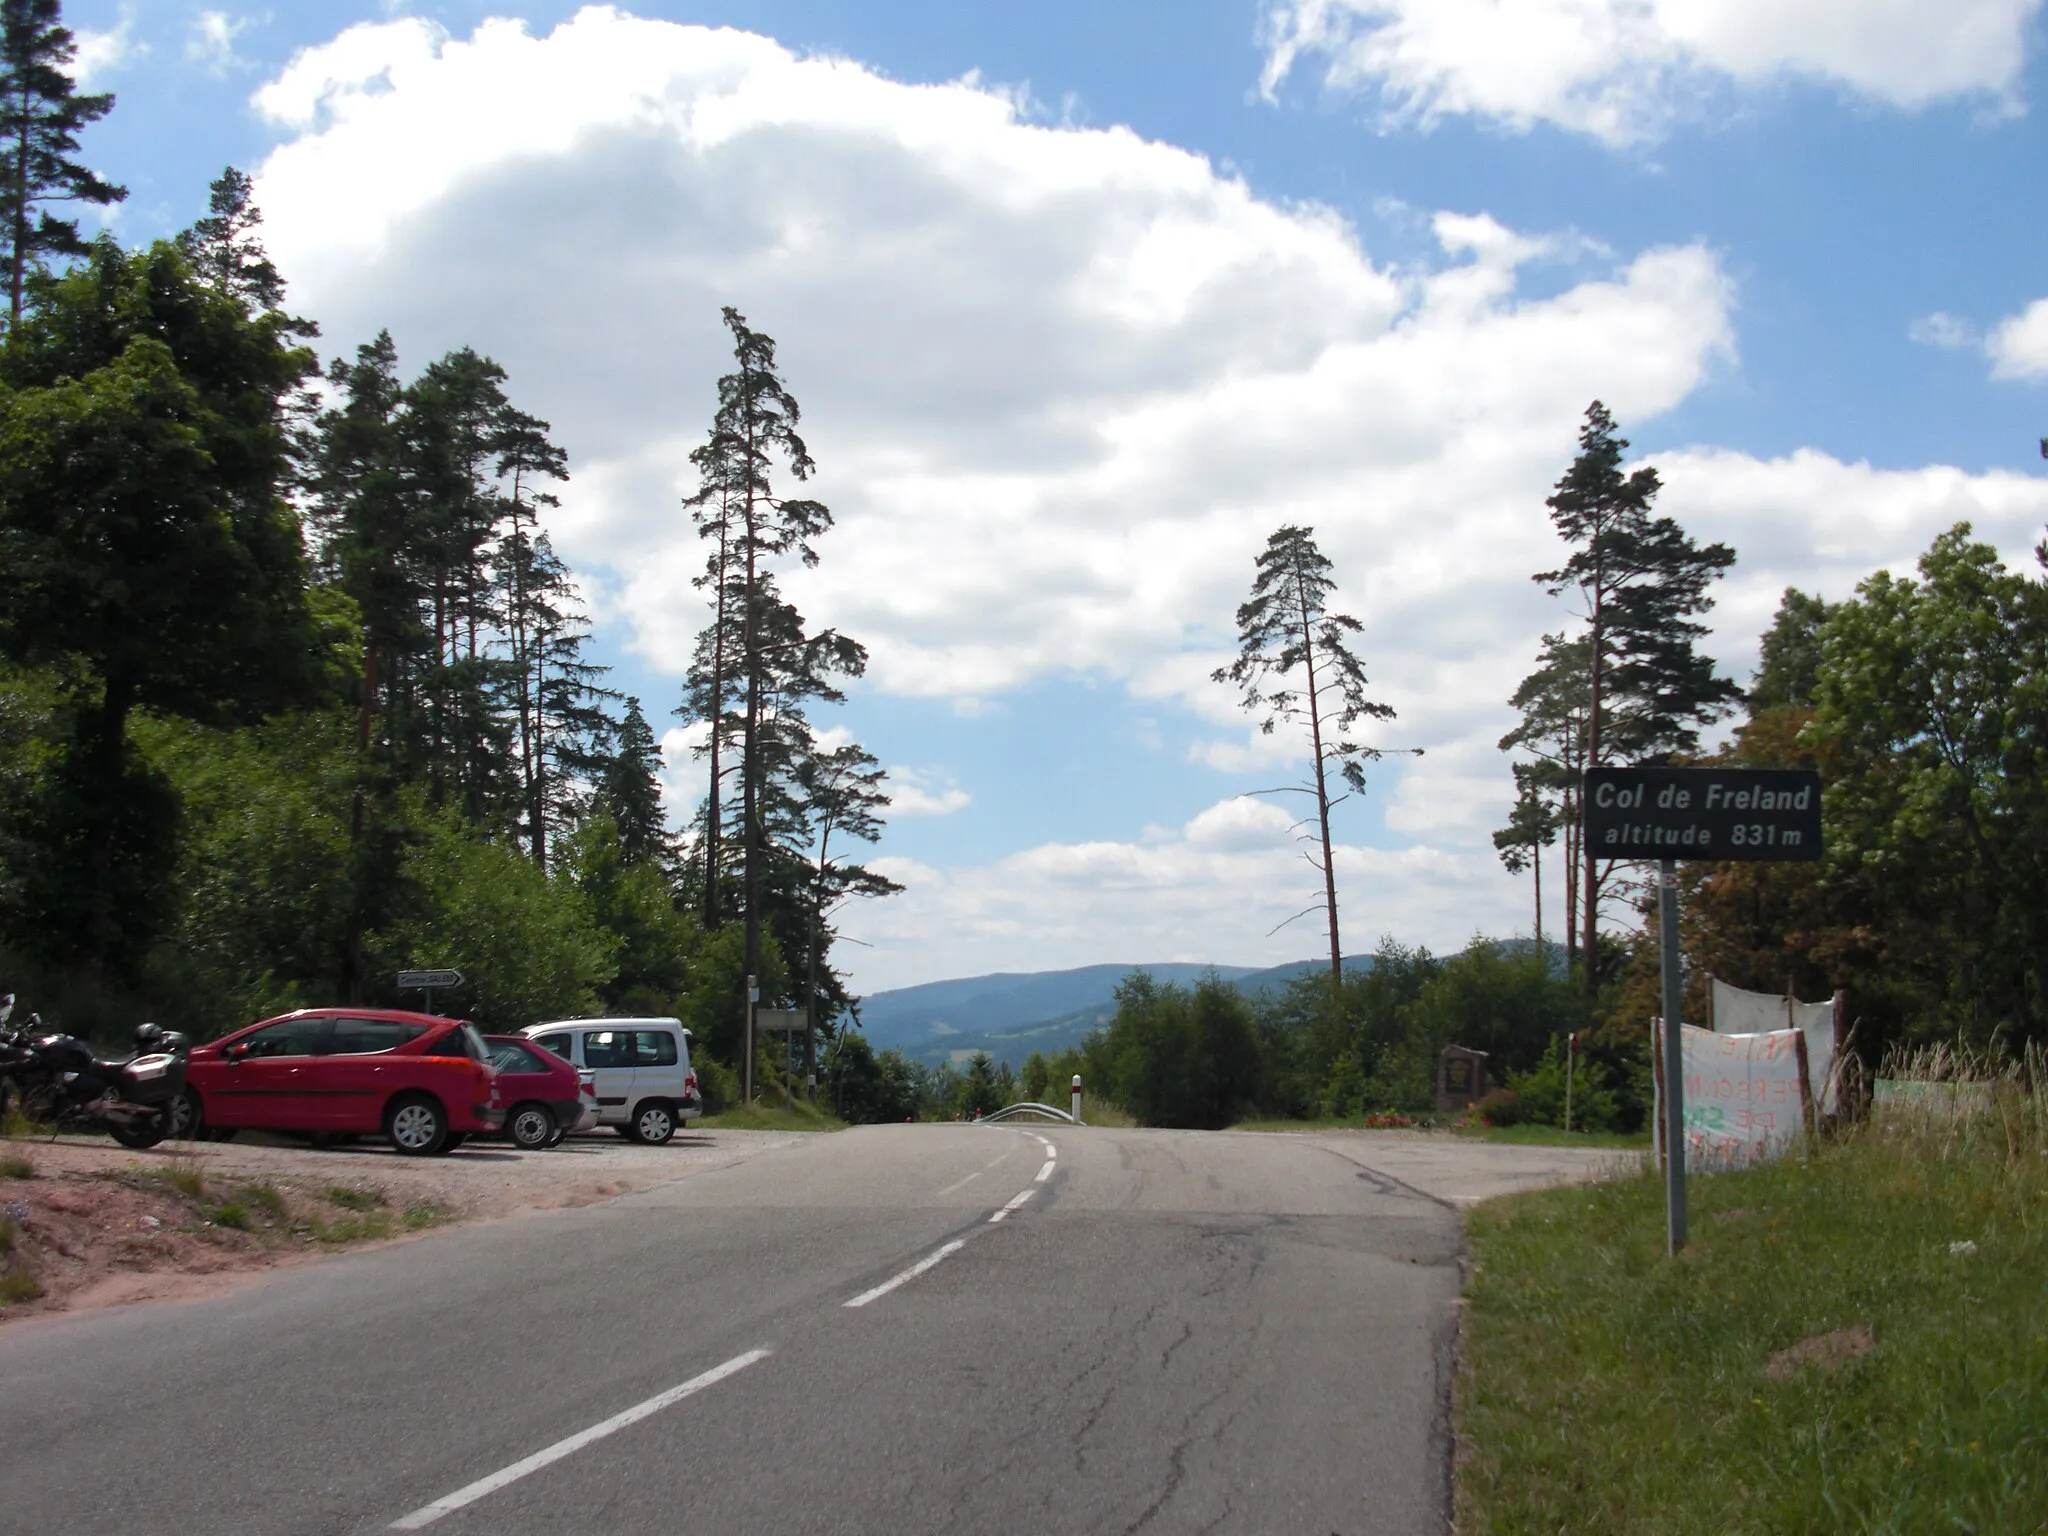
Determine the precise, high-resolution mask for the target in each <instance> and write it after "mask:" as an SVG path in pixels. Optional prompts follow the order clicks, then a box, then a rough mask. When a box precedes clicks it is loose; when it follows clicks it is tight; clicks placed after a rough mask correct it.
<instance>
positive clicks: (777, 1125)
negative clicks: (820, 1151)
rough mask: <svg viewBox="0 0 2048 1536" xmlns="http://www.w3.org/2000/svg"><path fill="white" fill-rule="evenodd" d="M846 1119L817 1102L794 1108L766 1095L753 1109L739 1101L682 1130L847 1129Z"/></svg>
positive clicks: (703, 1117)
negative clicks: (737, 1103) (772, 1099)
mask: <svg viewBox="0 0 2048 1536" xmlns="http://www.w3.org/2000/svg"><path fill="white" fill-rule="evenodd" d="M845 1129H846V1122H845V1121H844V1120H841V1119H839V1118H837V1117H836V1116H835V1115H833V1113H832V1112H831V1111H830V1110H829V1109H826V1108H825V1107H823V1106H822V1105H818V1106H813V1105H810V1104H805V1103H802V1102H799V1103H798V1104H797V1105H796V1107H795V1108H794V1109H784V1108H783V1107H782V1103H781V1101H780V1100H779V1099H778V1100H776V1101H774V1102H772V1103H771V1102H770V1101H769V1100H768V1099H766V1098H761V1099H756V1100H755V1101H754V1105H753V1107H752V1108H751V1109H749V1108H748V1107H746V1106H745V1105H735V1106H733V1107H732V1108H731V1109H722V1110H720V1111H719V1112H718V1113H717V1114H715V1115H699V1116H698V1117H697V1118H696V1119H695V1120H692V1121H691V1122H690V1123H689V1124H688V1125H686V1126H684V1127H682V1129H681V1132H680V1134H682V1135H685V1136H689V1135H693V1134H695V1133H696V1132H698V1131H843V1130H845Z"/></svg>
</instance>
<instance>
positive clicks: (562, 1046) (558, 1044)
mask: <svg viewBox="0 0 2048 1536" xmlns="http://www.w3.org/2000/svg"><path fill="white" fill-rule="evenodd" d="M533 1043H534V1044H535V1045H537V1046H539V1047H540V1048H541V1049H542V1050H544V1051H553V1052H554V1053H555V1054H556V1055H557V1056H559V1057H561V1058H562V1060H564V1061H567V1060H568V1059H569V1037H568V1036H567V1035H542V1036H541V1037H540V1038H539V1039H538V1040H536V1041H534V1042H533Z"/></svg>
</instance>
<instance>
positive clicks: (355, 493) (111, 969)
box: [0, 5, 894, 1097]
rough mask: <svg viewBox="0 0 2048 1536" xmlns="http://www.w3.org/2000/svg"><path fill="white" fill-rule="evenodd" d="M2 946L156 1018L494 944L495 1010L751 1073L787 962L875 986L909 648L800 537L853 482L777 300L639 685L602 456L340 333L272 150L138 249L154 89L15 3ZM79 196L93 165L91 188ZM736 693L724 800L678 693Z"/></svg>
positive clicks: (381, 1001)
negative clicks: (691, 796) (794, 573)
mask: <svg viewBox="0 0 2048 1536" xmlns="http://www.w3.org/2000/svg"><path fill="white" fill-rule="evenodd" d="M0 23H4V25H0V32H4V35H0V74H4V78H5V84H6V91H5V93H4V94H5V99H6V101H7V102H8V103H9V105H8V107H7V111H6V115H5V122H4V127H0V131H4V133H5V135H6V137H7V140H8V150H7V158H6V163H7V167H8V169H7V171H6V173H5V179H4V182H0V234H4V247H0V259H4V260H5V262H6V268H5V270H6V273H7V277H8V290H9V297H10V307H9V312H8V315H7V324H6V331H5V337H4V340H0V971H4V975H5V977H6V979H7V985H8V987H9V988H10V989H12V990H14V991H16V992H18V993H19V994H20V995H21V996H22V998H23V1000H24V1005H25V1006H33V1007H35V1008H37V1009H39V1010H40V1011H41V1012H42V1013H43V1014H44V1015H46V1016H47V1017H49V1018H50V1019H52V1020H53V1021H61V1022H62V1023H63V1024H64V1025H65V1026H66V1027H68V1028H71V1029H73V1030H76V1031H78V1032H81V1033H91V1034H97V1035H100V1036H102V1037H104V1038H109V1039H113V1038H119V1037H121V1036H123V1035H125V1033H126V1031H128V1030H129V1029H132V1028H133V1026H134V1024H135V1023H136V1021H137V1020H139V1019H141V1018H145V1017H148V1018H153V1019H155V1020H157V1021H158V1022H160V1023H162V1024H164V1025H166V1026H170V1027H176V1028H179V1029H183V1030H187V1031H189V1032H191V1033H193V1034H194V1035H196V1036H198V1037H200V1038H205V1037H209V1036H211V1035H215V1034H218V1033H220V1032H221V1031H223V1030H225V1029H228V1028H231V1027H235V1026H239V1025H241V1024H244V1023H246V1022H248V1021H250V1020H251V1019H255V1018H261V1017H264V1016H266V1015H268V1014H272V1013H277V1012H280V1011H284V1010H287V1009H290V1008H293V1007H297V1006H305V1005H311V1004H332V1003H337V1002H343V1003H358V1004H364V1005H385V1006H397V1005H405V1004H407V1003H411V1004H413V1005H415V1006H417V1004H418V1002H419V999H418V997H417V996H416V995H403V994H400V993H399V992H398V990H397V987H396V978H397V973H398V972H399V971H400V970H401V969H407V968H421V967H453V968H456V969H460V970H461V971H462V972H463V973H464V975H465V977H466V978H467V983H466V985H465V987H464V988H463V989H462V990H461V992H459V993H458V994H457V995H455V996H453V997H450V998H446V999H444V1000H443V1001H444V1006H448V1007H452V1008H455V1009H457V1010H459V1011H461V1012H463V1013H466V1014H467V1015H469V1016H471V1017H473V1018H475V1019H476V1020H477V1021H478V1022H479V1023H481V1024H485V1025H498V1026H511V1025H523V1024H527V1023H531V1022H533V1021H535V1020H537V1019H543V1018H547V1017H554V1016H566V1015H574V1014H582V1013H596V1012H604V1011H614V1012H643V1013H654V1014H674V1015H676V1016H678V1017H681V1018H682V1019H684V1020H685V1022H686V1023H688V1024H689V1025H690V1026H691V1027H692V1029H693V1030H695V1031H696V1036H697V1039H698V1040H699V1042H700V1046H701V1049H702V1051H703V1053H704V1056H705V1059H706V1071H705V1074H704V1076H705V1079H706V1082H707V1086H709V1087H710V1089H711V1091H712V1094H713V1096H714V1097H716V1096H717V1094H718V1093H719V1092H720V1091H721V1090H722V1089H724V1088H726V1087H727V1085H728V1084H729V1076H728V1075H726V1074H724V1073H721V1071H720V1070H719V1068H718V1064H719V1063H723V1064H725V1065H726V1066H728V1067H730V1066H731V1065H733V1064H734V1063H736V1061H737V1059H738V1056H739V1054H740V1046H739V1038H740V1028H741V1024H742V1021H743V1018H744V1009H745V1006H746V998H747V991H748V988H747V979H748V978H749V977H755V978H758V988H759V993H760V1001H761V1002H762V1003H764V1004H767V1005H780V1006H792V1007H811V1008H813V1009H814V1010H815V1016H816V1017H819V1018H821V1019H824V1020H831V1019H836V1018H838V1017H840V1016H841V1015H842V1014H843V1013H845V1011H846V1010H847V1008H848V1007H849V1005H850V1003H851V1001H852V1000H851V998H850V997H849V996H848V994H847V992H846V989H845V985H844V982H843V980H842V977H841V975H840V972H839V970H838V969H837V968H836V967H835V966H834V964H833V959H832V946H833V941H834V937H835V913H836V912H837V910H838V909H839V908H840V906H841V905H842V904H843V903H844V902H846V901H848V900H850V899H852V898H855V897H858V896H864V895H886V894H888V893H889V892H890V891H891V890H893V889H894V887H893V886H891V885H890V883H889V882H888V881H886V880H884V879H882V878H881V877H879V876H877V875H875V874H873V873H871V872H869V871H868V870H866V869H865V868H863V867H862V866H861V865H860V864H859V863H857V862H854V861H852V860H850V859H849V858H848V857H847V853H848V850H849V849H852V848H855V847H857V846H858V845H859V844H861V843H862V842H871V841H872V840H873V839H874V837H875V836H876V835H877V833H878V832H879V830H880V827H881V822H880V812H881V810H882V808H883V806H884V805H885V804H886V797H885V795H884V793H883V790H882V787H881V784H882V776H881V771H880V767H879V765H878V764H877V763H876V762H875V760H874V758H873V757H872V756H871V755H870V754H868V753H867V752H866V751H864V750H863V749H862V748H861V747H860V746H859V745H858V744H857V743H852V742H850V741H848V740H846V739H845V736H844V733H843V732H840V733H837V734H835V736H834V737H833V738H832V739H833V741H834V743H835V744H834V745H831V746H826V745H823V744H821V741H820V736H819V733H818V732H817V731H816V730H814V728H813V726H812V717H813V715H814V714H815V713H816V712H817V711H818V710H820V709H823V708H829V707H831V706H833V705H835V704H838V703H839V702H841V701H842V699H843V697H844V695H843V693H842V691H841V683H842V682H843V681H844V680H845V679H847V678H849V677H854V676H858V675H859V673H860V671H861V670H862V667H863V665H864V662H865V653H864V651H863V650H862V648H861V647H860V645H859V644H858V643H857V642H856V641H854V640H851V639H849V638H848V637H845V636H843V635H839V634H836V633H834V632H832V631H830V630H824V631H819V630H815V629H814V628H813V627H811V626H809V625H807V624H806V622H805V620H804V618H803V615H802V614H801V613H799V612H798V611H797V610H796V609H795V608H794V607H793V606H792V605H791V604H790V603H788V602H787V601H786V600H785V599H784V598H783V597H782V596H781V595H780V593H779V590H778V588H777V584H776V576H777V572H778V571H779V570H780V569H783V568H785V567H787V566H788V565H789V564H791V563H793V562H803V563H815V562H816V560H817V559H818V554H817V550H816V544H817V542H818V541H819V539H820V538H821V536H822V535H823V534H824V533H825V532H826V531H827V530H829V529H830V527H831V523H832V516H831V513H830V511H829V510H828V509H827V508H826V507H824V506H823V505H822V504H820V503H819V502H817V501H815V500H811V499H807V498H805V497H804V496H802V495H801V494H800V491H801V482H802V481H804V480H805V479H807V478H808V477H809V476H810V474H811V472H812V469H813V467H814V466H813V464H812V462H811V459H810V456H809V453H808V451H807V450H806V448H805V445H804V442H803V439H802V437H801V436H800V435H799V432H798V422H799V407H798V404H797V401H796V399H795V397H794V395H793V394H792V393H791V392H790V391H789V390H788V389H787V388H786V387H785V386H784V384H783V382H782V380H781V378H780V377H779V376H778V374H777V371H776V361H775V346H774V342H773V340H772V339H771V338H769V337H767V336H765V335H763V334H761V333H759V332H757V331H754V330H752V329H750V328H749V327H748V325H747V323H746V321H745V319H744V317H743V316H741V315H740V314H739V313H737V312H736V311H733V310H727V311H726V312H725V315H724V321H725V325H726V328H727V331H728V333H729V335H730V336H731V338H732V344H733V360H732V368H731V371H730V372H729V373H727V374H726V375H724V376H722V377H720V378H718V379H717V380H716V381H715V391H714V388H713V385H714V381H713V380H710V379H707V380H706V381H705V383H706V386H707V387H706V396H707V399H712V398H714V397H715V408H714V409H713V410H712V412H711V415H710V420H709V421H708V423H707V427H706V432H705V435H704V438H703V442H702V445H701V446H700V447H699V448H698V449H697V450H696V452H695V453H693V455H692V457H691V463H692V466H693V468H694V470H695V471H696V474H697V477H698V478H697V483H696V484H695V485H694V486H691V487H683V488H681V494H680V496H679V501H678V504H677V506H676V509H675V516H676V519H677V521H678V525H679V526H680V527H682V528H687V529H694V531H695V532H696V533H697V534H698V535H699V536H700V539H701V546H702V548H703V549H704V551H705V560H704V566H703V574H702V575H701V576H700V577H699V578H698V579H697V582H696V588H697V590H696V592H695V593H694V594H693V596H695V597H698V598H700V599H701V601H702V605H703V612H704V615H705V619H704V624H703V630H702V634H701V636H700V637H699V641H698V644H697V647H696V653H695V657H694V662H693V665H692V666H691V668H690V670H689V674H688V676H687V678H686V679H685V681H684V685H683V687H682V689H681V690H680V693H679V696H678V697H677V698H676V699H674V700H672V701H671V700H661V701H656V702H655V703H654V704H653V706H652V709H651V711H650V708H649V706H648V705H647V704H646V703H644V702H643V701H642V700H640V699H636V698H631V697H625V696H622V695H621V694H620V693H618V692H617V691H616V690H614V689H612V688H610V687H608V686H607V683H606V669H605V668H604V667H602V666H600V665H598V664H596V663H595V662H594V661H592V660H591V659H590V657H589V655H588V652H587V645H588V639H589V634H588V624H587V621H586V618H585V613H584V608H583V603H582V598H581V592H580V588H579V584H578V581H577V578H576V576H575V573H574V572H572V571H571V570H569V568H568V567H567V566H566V564H565V563H564V562H563V561H562V559H561V558H560V557H559V556H558V555H557V554H556V552H555V551H554V549H553V547H552V545H551V543H550V541H549V538H548V535H547V532H546V531H545V522H546V517H547V514H548V511H549V510H550V509H551V508H553V507H554V506H555V505H556V504H557V495H556V492H557V489H558V488H559V487H560V486H561V485H562V483H563V482H565V481H566V480H567V479H568V478H569V476H570V474H571V473H572V470H573V464H572V459H571V455H570V452H569V450H568V448H567V447H566V446H565V445H562V444H558V443H557V442H555V441H554V440H553V437H552V435H551V432H550V428H549V425H548V423H547V422H545V421H543V420H540V419H538V418H537V417H535V416H534V415H532V414H530V413H529V412H526V411H524V410H522V409H521V408H520V407H519V406H518V405H517V404H516V403H515V399H514V384H513V381H512V380H511V379H509V378H508V376H507V374H506V372H505V370H504V369H503V368H502V367H500V366H499V365H498V364H497V363H495V362H494V361H492V359H490V358H489V357H486V356H484V355H482V354H480V353H479V352H477V351H475V350H473V349H471V348H466V347H465V348H458V349H456V350H454V351H451V352H449V353H448V354H447V355H445V356H443V357H440V358H437V359H435V360H433V361H430V362H428V363H427V364H426V365H425V366H424V367H422V368H420V369H419V370H418V371H417V372H416V373H414V374H412V375H411V376H410V377H408V376H407V370H405V369H403V368H402V367H401V366H400V355H401V354H400V348H399V344H398V342H397V340H396V339H395V338H394V337H393V336H391V335H390V334H388V333H384V334H379V335H376V336H373V337H369V338H365V339H361V340H360V341H359V342H358V343H357V344H356V345H355V346H354V347H353V348H352V349H349V350H347V351H346V352H345V353H344V354H343V355H340V356H332V357H328V358H327V359H326V361H324V362H323V360H322V357H323V354H322V350H321V348H322V345H323V344H324V342H325V341H326V338H323V337H321V336H320V335H319V332H318V329H317V327H316V326H315V325H313V324H312V323H310V322H308V321H306V320H305V319H303V318H300V317H297V316H295V315H293V314H292V313H291V311H290V306H289V302H288V290H287V284H286V280H285V277H284V275H283V274H281V273H280V272H279V271H278V270H277V269H276V267H275V266H274V265H273V264H272V262H271V261H270V260H269V259H268V257H267V255H266V253H265V251H264V249H263V244H262V240H261V228H260V226H261V221H262V216H261V211H260V209H259V208H258V207H257V206H256V204H255V202H254V200H253V196H252V185H251V182H250V179H249V178H248V177H247V176H246V175H244V174H243V173H242V172H240V171H239V170H236V169H234V168H232V167H231V168H229V169H228V170H226V171H225V172H224V173H223V174H222V175H221V176H220V177H219V178H218V179H217V180H216V181H215V183H214V184H213V187H212V189H211V196H210V202H209V205H208V207H207V208H206V209H205V210H204V211H203V213H202V216H200V217H199V218H197V219H196V220H195V221H194V223H193V224H192V225H191V226H190V227H189V228H188V229H186V230H184V231H183V232H182V233H180V234H179V235H177V236H176V237H175V238H172V239H165V240H158V241H154V242H150V243H148V244H145V245H139V246H135V247H129V246H124V245H123V244H122V243H121V242H120V241H119V240H117V239H116V238H114V237H113V236H112V235H111V234H104V233H103V234H101V235H100V236H99V237H98V238H95V239H86V238H84V237H83V236H82V235H81V234H80V231H79V228H78V221H77V219H76V218H70V219H66V218H64V217H62V215H63V214H64V213H65V212H66V211H75V205H76V204H78V203H80V202H83V203H89V204H90V203H97V204H100V205H107V204H111V203H114V202H117V201H119V200H120V199H121V197H123V196H124V195H125V193H124V191H123V189H122V188H120V187H117V186H113V185H111V184H109V183H107V182H105V181H103V180H101V179H100V178H98V177H96V176H94V175H93V174H92V173H91V172H90V171H89V170H87V169H86V168H85V167H84V166H83V165H82V164H81V163H80V162H79V160H78V159H77V158H76V157H77V153H78V147H79V137H78V136H79V133H80V131H81V130H82V129H83V128H85V127H86V126H87V125H89V124H90V123H92V122H94V121H97V120H98V119H99V118H101V117H103V116H105V115H106V113H107V112H109V111H110V110H112V108H113V105H114V103H113V98H112V97H111V96H108V95H97V96H94V95H84V94H81V93H79V92H78V91H77V89H76V86H75V82H74V80H73V78H72V73H71V71H70V69H69V66H70V65H71V63H72V59H73V55H74V52H75V44H74V42H73V40H72V37H71V35H70V33H69V32H68V31H66V29H64V28H63V27H62V26H61V25H58V24H57V21H56V7H55V6H54V5H43V6H27V7H19V6H17V7H9V8H7V10H6V11H5V13H4V17H0ZM67 205H71V206H70V207H67ZM650 713H652V714H653V715H654V717H655V718H656V719H660V718H662V717H673V718H675V719H677V720H679V721H680V722H681V723H682V724H683V725H684V726H685V727H688V728H693V729H692V736H691V739H692V740H693V741H694V742H695V743H696V745H697V751H698V760H699V761H700V762H701V763H702V764H703V777H702V782H703V783H704V785H705V792H704V794H703V796H702V798H701V801H700V803H699V804H698V806H697V807H696V817H695V821H694V824H693V825H692V826H690V827H689V828H688V830H687V833H686V834H685V835H679V834H678V833H677V832H675V831H674V830H672V827H671V824H670V817H669V815H668V813H667V811H666V809H665V807H664V804H663V796H662V783H661V771H662V766H663V765H662V757H661V752H660V748H659V746H658V744H657V735H656V726H655V724H654V723H653V721H652V720H650Z"/></svg>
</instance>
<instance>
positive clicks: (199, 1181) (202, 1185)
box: [148, 1163, 206, 1200]
mask: <svg viewBox="0 0 2048 1536" xmlns="http://www.w3.org/2000/svg"><path fill="white" fill-rule="evenodd" d="M148 1176H149V1177H151V1178H155V1179H161V1180H163V1181H164V1183H166V1184H168V1185H170V1186H171V1188H172V1189H175V1190H176V1191H177V1192H178V1193H179V1194H181V1195H183V1196H184V1197H185V1198H186V1199H187V1200H197V1199H199V1198H200V1197H201V1196H202V1195H204V1194H205V1193H206V1175H205V1174H203V1173H201V1172H200V1171H199V1169H198V1168H196V1167H187V1166H185V1165H184V1164H182V1163H165V1164H164V1165H163V1166H162V1167H161V1168H152V1169H150V1170H149V1175H148Z"/></svg>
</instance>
